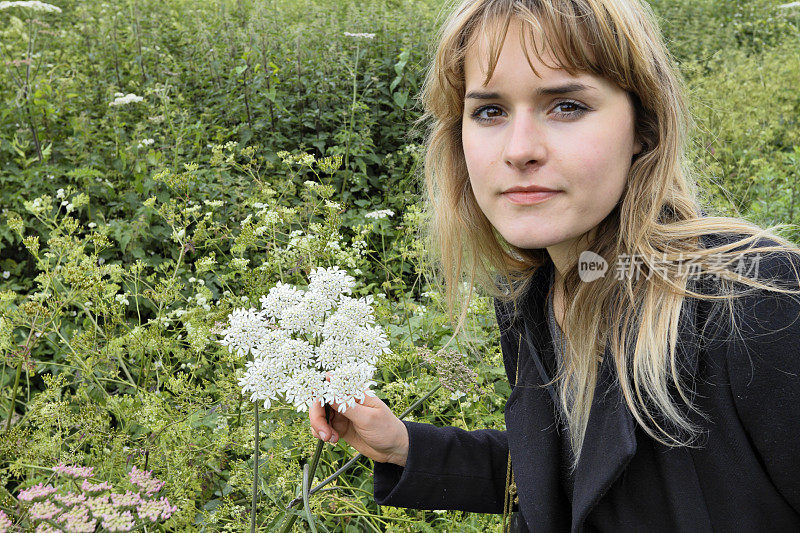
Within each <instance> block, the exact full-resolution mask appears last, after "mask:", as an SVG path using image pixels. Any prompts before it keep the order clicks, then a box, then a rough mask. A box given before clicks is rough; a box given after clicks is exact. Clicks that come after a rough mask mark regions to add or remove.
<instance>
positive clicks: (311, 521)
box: [303, 441, 322, 533]
mask: <svg viewBox="0 0 800 533" xmlns="http://www.w3.org/2000/svg"><path fill="white" fill-rule="evenodd" d="M320 442H322V441H320ZM308 478H309V468H308V463H306V464H304V465H303V508H304V509H305V511H306V520H307V521H308V527H309V529H311V531H312V533H317V526H315V525H314V517H313V516H312V515H311V505H310V504H309V503H308V488H309V487H308V486H309V485H310V484H311V482H310V481H309V480H308Z"/></svg>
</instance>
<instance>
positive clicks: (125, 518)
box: [102, 511, 136, 531]
mask: <svg viewBox="0 0 800 533" xmlns="http://www.w3.org/2000/svg"><path fill="white" fill-rule="evenodd" d="M135 525H136V523H135V522H134V521H133V515H132V514H131V512H130V511H125V512H123V513H114V512H112V513H108V514H107V515H105V516H103V524H102V526H103V527H104V528H105V529H107V530H108V531H130V530H131V529H133V527H134V526H135Z"/></svg>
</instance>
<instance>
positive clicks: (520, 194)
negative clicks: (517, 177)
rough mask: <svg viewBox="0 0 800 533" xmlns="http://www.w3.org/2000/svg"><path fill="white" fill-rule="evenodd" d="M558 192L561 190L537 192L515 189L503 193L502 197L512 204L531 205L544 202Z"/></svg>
mask: <svg viewBox="0 0 800 533" xmlns="http://www.w3.org/2000/svg"><path fill="white" fill-rule="evenodd" d="M560 192H561V191H538V192H525V191H516V192H506V193H503V197H505V198H506V199H507V200H508V201H509V202H511V203H512V204H517V205H533V204H538V203H541V202H544V201H545V200H549V199H550V198H552V197H553V196H555V195H557V194H558V193H560Z"/></svg>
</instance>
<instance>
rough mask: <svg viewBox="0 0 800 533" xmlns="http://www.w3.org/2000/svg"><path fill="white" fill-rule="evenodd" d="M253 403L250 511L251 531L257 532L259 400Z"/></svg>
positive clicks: (251, 532)
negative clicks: (251, 500) (254, 419)
mask: <svg viewBox="0 0 800 533" xmlns="http://www.w3.org/2000/svg"><path fill="white" fill-rule="evenodd" d="M253 405H254V406H255V413H256V415H255V416H256V430H255V437H256V443H255V446H254V447H253V448H254V449H253V505H252V507H251V511H250V533H255V532H256V506H257V505H258V449H259V447H260V446H259V441H258V402H255V403H254V404H253Z"/></svg>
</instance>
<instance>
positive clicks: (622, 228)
mask: <svg viewBox="0 0 800 533" xmlns="http://www.w3.org/2000/svg"><path fill="white" fill-rule="evenodd" d="M514 19H516V20H518V21H520V22H521V23H522V27H523V28H526V29H527V30H530V31H531V32H536V33H537V34H538V35H541V36H542V37H543V42H544V43H545V47H544V48H545V49H546V50H547V51H549V52H550V54H551V55H552V57H553V58H554V59H555V60H556V61H557V62H558V66H559V67H561V68H564V69H565V70H566V71H567V72H569V73H570V74H572V75H575V74H576V73H577V72H586V73H589V74H592V75H595V76H599V77H603V78H606V79H608V80H611V81H613V82H615V83H616V84H617V85H618V86H619V87H621V88H622V89H624V90H626V91H628V92H629V94H630V95H631V97H632V100H633V102H634V108H635V115H636V118H635V122H636V129H635V133H636V137H637V139H638V140H639V141H640V142H641V143H642V151H641V152H640V153H639V154H637V155H636V156H635V157H634V159H633V162H632V164H631V167H630V170H629V174H628V178H627V183H626V186H625V189H624V191H623V193H622V196H621V198H620V201H619V202H618V204H617V205H616V206H615V207H614V209H613V210H612V211H611V213H610V214H609V215H608V216H607V217H606V218H605V219H604V220H603V221H602V222H601V223H600V224H599V225H598V226H597V227H596V228H593V230H595V231H594V234H593V235H592V236H591V239H587V242H588V246H587V249H588V250H591V251H593V252H594V253H596V254H599V255H601V256H602V257H603V258H605V259H606V260H607V261H608V263H609V264H610V265H611V264H614V263H616V262H617V259H618V258H620V257H621V256H622V255H623V254H628V256H632V257H640V258H641V260H642V261H643V263H642V264H641V267H642V273H643V274H645V275H647V273H648V272H650V273H654V272H656V271H658V273H659V275H653V276H650V275H647V276H646V277H645V276H644V275H643V276H638V277H635V278H634V277H633V276H628V277H627V278H623V279H616V277H615V276H605V277H602V278H599V279H597V280H595V281H593V282H592V283H581V282H580V278H579V276H578V269H577V263H576V264H575V265H574V266H573V267H572V268H571V269H570V270H569V272H567V273H566V274H565V275H564V280H563V283H564V294H565V302H566V310H565V317H564V323H563V324H562V329H563V331H564V336H565V338H566V339H567V341H568V342H567V344H568V346H565V348H567V350H566V351H565V352H564V353H566V354H568V355H567V356H565V358H564V364H563V366H562V368H561V369H560V371H559V373H558V375H557V376H556V377H555V379H554V382H555V383H557V384H558V386H559V392H560V395H559V396H560V401H561V404H562V406H561V407H562V410H563V411H564V412H565V413H566V419H567V420H566V421H567V423H568V424H569V428H570V432H569V433H570V438H571V441H572V449H573V452H574V458H575V462H576V463H577V459H578V457H579V456H580V451H581V446H582V444H583V438H584V434H585V430H586V424H587V421H588V418H589V410H590V408H591V405H592V399H593V395H594V389H595V385H596V382H597V372H598V359H599V358H600V357H602V355H603V353H604V351H605V347H606V345H607V343H610V348H611V353H612V354H613V357H614V361H613V364H614V368H615V369H616V374H617V375H616V378H617V380H618V383H619V386H620V389H621V391H622V395H623V397H624V399H625V402H626V404H627V405H628V407H629V408H630V411H631V412H632V414H633V416H634V418H635V420H636V421H637V423H638V424H639V425H640V426H641V427H642V428H643V429H644V430H645V431H646V432H647V433H648V434H649V435H650V436H651V437H653V438H654V439H656V440H658V441H659V442H661V443H663V444H665V445H668V446H680V445H692V443H693V441H694V439H695V437H697V436H698V435H699V433H700V432H701V427H699V426H698V425H696V424H694V423H693V422H692V421H691V420H690V419H689V418H688V416H687V414H686V413H685V412H684V411H683V409H682V408H681V406H680V405H678V403H677V402H676V401H675V400H674V399H673V396H672V395H671V393H670V387H672V386H674V387H675V388H676V390H677V392H678V394H679V396H680V401H682V402H683V403H684V404H685V405H686V406H687V407H688V408H689V409H691V410H695V411H697V409H696V408H695V407H694V406H693V404H692V400H691V398H690V395H689V394H688V393H687V390H686V385H685V384H684V383H683V379H682V378H681V376H680V373H679V369H680V367H681V364H680V362H679V361H678V358H677V355H676V344H677V341H678V339H677V332H678V325H679V317H680V315H681V308H682V307H683V306H684V299H685V298H687V297H688V298H697V299H705V300H716V301H717V304H721V303H724V304H726V308H727V310H728V313H729V317H730V319H731V322H733V321H734V305H733V303H734V302H733V300H734V299H735V298H737V297H739V296H742V295H745V294H750V293H752V292H753V291H756V290H758V289H766V290H771V291H777V292H782V293H789V294H796V293H798V292H800V291H796V290H790V289H788V288H780V287H778V286H775V285H768V284H764V283H761V282H760V281H757V280H756V279H750V278H747V277H745V276H741V275H739V274H737V273H736V272H734V271H733V270H731V269H730V268H729V267H730V266H731V265H732V264H734V262H735V261H736V260H737V259H741V253H742V252H741V250H742V248H743V247H745V246H748V247H747V252H748V253H761V252H789V253H791V254H796V255H800V249H798V248H797V247H795V246H794V245H793V244H792V243H790V242H789V241H788V240H786V239H784V238H782V237H780V236H778V235H777V234H776V233H774V231H775V230H777V229H780V228H783V227H786V225H783V224H780V225H775V226H772V227H770V228H767V229H762V228H761V227H759V226H757V225H755V224H753V223H750V222H748V221H746V220H744V219H741V218H734V217H722V216H708V217H706V216H703V215H702V213H701V205H700V201H699V198H698V192H697V188H696V184H695V181H694V180H693V179H692V170H691V167H690V165H689V164H688V163H687V162H686V160H685V156H684V153H685V149H686V143H687V142H688V141H687V139H688V137H689V133H690V131H691V127H692V126H693V124H692V120H691V116H690V115H689V112H688V109H687V104H686V97H685V88H684V86H683V82H682V80H681V76H680V74H679V73H678V71H677V69H676V67H675V64H674V60H673V59H672V57H671V56H670V54H669V52H668V51H667V49H666V46H665V45H664V41H663V38H662V36H661V34H660V31H659V29H658V25H657V23H656V22H655V17H654V15H653V13H652V11H651V10H650V8H649V6H647V4H645V3H644V2H641V1H639V0H464V1H462V2H461V3H460V4H458V5H457V6H456V7H455V8H454V9H453V10H452V11H451V13H450V15H449V17H448V18H447V20H446V21H445V22H444V24H443V25H442V26H441V29H440V33H439V35H438V38H437V41H436V43H437V47H436V49H435V52H434V55H433V59H432V61H431V64H430V67H429V69H428V71H427V73H426V79H425V83H424V87H423V89H422V92H421V94H420V99H421V102H422V104H423V107H424V114H423V116H422V117H421V119H420V123H425V124H428V131H427V136H426V144H425V146H426V153H425V159H424V167H423V170H424V186H425V191H426V209H427V212H428V215H429V216H428V224H427V226H426V228H425V232H426V237H427V239H428V242H429V244H430V245H431V246H429V250H431V251H432V252H433V253H434V255H435V257H434V260H435V263H436V264H437V265H438V268H439V276H438V279H437V281H438V283H440V284H442V283H443V284H444V292H445V294H446V302H447V308H448V312H449V314H450V319H451V322H453V323H455V324H456V326H455V328H454V331H455V332H458V331H460V330H461V329H462V327H463V325H464V320H465V317H466V315H467V310H468V306H469V299H470V297H471V292H472V289H471V287H473V286H474V285H477V286H478V287H480V288H482V289H484V290H485V291H486V292H487V293H488V294H489V295H490V296H493V297H495V298H498V299H499V300H500V301H501V302H503V303H504V304H506V303H509V302H516V301H518V300H519V298H520V297H521V296H522V295H524V294H525V293H526V291H527V290H528V289H529V286H530V280H531V278H532V274H533V273H534V272H535V271H536V270H537V269H538V268H540V267H541V266H543V265H545V263H546V262H547V261H550V259H549V256H548V253H547V250H546V249H522V248H519V247H516V246H513V245H511V244H509V243H508V242H506V241H505V240H504V239H503V238H502V236H500V235H499V234H498V233H497V231H496V230H495V229H494V228H493V227H492V225H491V224H490V222H489V220H488V219H487V218H486V216H485V215H484V214H483V212H482V211H481V209H480V208H479V206H478V204H477V202H476V199H475V196H474V194H473V192H472V189H471V186H470V182H469V176H468V174H467V168H466V163H465V159H464V153H463V149H462V144H461V120H462V115H463V105H464V91H465V79H464V58H465V55H466V53H467V50H468V49H469V47H470V46H471V45H472V42H473V38H474V37H475V36H476V35H486V36H487V37H488V39H487V41H488V43H489V47H488V62H489V65H488V73H487V77H486V82H488V81H489V79H490V78H491V76H492V73H493V70H494V68H495V65H496V63H497V60H498V56H499V55H500V49H501V47H502V43H503V42H504V40H505V37H506V33H507V31H508V28H509V25H510V23H511V21H512V20H514ZM590 37H591V38H590ZM522 38H523V39H525V30H523V36H522ZM529 41H530V42H536V41H535V39H533V38H532V36H531V38H530V39H529ZM541 52H542V51H541V50H538V49H536V50H534V53H535V54H536V55H537V57H538V59H539V60H540V61H544V60H543V59H542V54H541ZM528 57H529V59H530V56H528ZM531 68H533V67H532V66H531ZM591 233H592V230H590V232H587V234H586V235H585V237H588V236H589V235H590V234H591ZM715 233H730V234H734V235H738V236H739V237H741V236H743V237H742V238H741V239H739V240H735V241H733V242H727V243H724V244H722V245H719V246H712V247H704V246H703V243H702V241H701V239H700V236H702V235H710V234H715ZM763 237H768V238H769V239H771V240H772V241H774V243H777V244H773V245H770V246H758V247H752V246H750V245H752V244H753V243H754V241H757V240H759V239H761V238H763ZM717 244H718V243H717ZM712 256H716V258H718V259H719V260H721V261H722V262H721V263H719V262H717V263H714V262H713V261H712V259H713V258H712ZM654 257H658V258H659V259H660V260H662V261H663V266H660V267H655V265H654V264H653V263H652V258H654ZM686 259H691V260H692V262H693V263H694V264H695V265H696V266H695V267H694V268H697V269H699V270H695V271H694V275H698V276H699V275H706V274H710V273H717V274H718V275H719V280H718V283H717V284H716V286H715V287H714V290H713V291H711V292H710V293H709V294H702V293H700V292H696V291H694V290H691V289H690V288H689V278H690V272H688V271H686V272H684V271H683V268H682V264H683V263H682V261H683V260H686ZM720 267H722V268H721V269H720ZM795 274H797V272H796V271H795ZM463 281H466V282H467V286H468V287H470V290H469V293H468V294H466V295H464V294H461V291H460V289H459V283H461V282H463ZM734 283H738V284H739V286H748V287H750V289H749V291H743V292H737V291H735V290H734ZM799 284H800V282H799ZM797 286H798V284H794V283H793V284H792V287H797ZM718 306H719V305H716V306H714V309H716V308H717V307H718ZM732 328H733V329H732V331H736V328H735V324H734V325H733V327H732ZM454 336H455V335H454ZM700 414H701V415H702V413H700ZM573 466H574V465H573Z"/></svg>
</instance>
